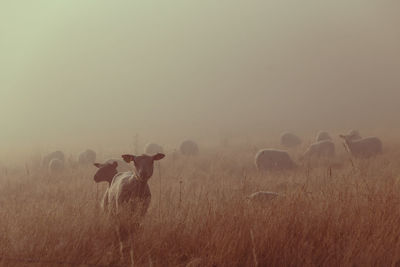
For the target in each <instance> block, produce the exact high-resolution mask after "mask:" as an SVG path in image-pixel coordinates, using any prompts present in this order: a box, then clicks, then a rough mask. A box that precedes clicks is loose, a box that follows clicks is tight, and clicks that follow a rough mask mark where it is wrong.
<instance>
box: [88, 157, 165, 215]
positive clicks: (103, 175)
mask: <svg viewBox="0 0 400 267" xmlns="http://www.w3.org/2000/svg"><path fill="white" fill-rule="evenodd" d="M164 156H165V155H164V154H162V153H158V154H156V155H154V156H148V155H142V156H134V155H122V157H123V159H124V161H125V162H127V163H129V162H133V163H134V166H135V171H134V172H129V171H128V172H118V171H117V167H118V162H117V161H112V162H105V163H103V164H100V163H95V164H94V165H95V166H96V167H97V168H99V170H98V171H97V172H96V174H95V175H94V181H95V182H96V183H99V182H103V181H106V182H108V184H109V187H108V189H107V191H106V196H105V199H104V201H103V203H104V204H105V206H104V208H106V207H110V209H109V210H110V211H117V212H119V211H120V209H121V205H123V204H126V203H128V202H129V201H131V200H134V201H133V202H132V203H129V205H130V209H131V211H134V210H135V209H137V208H138V207H137V205H138V204H143V207H142V208H143V210H141V212H140V214H142V215H144V214H145V213H146V211H147V208H148V205H149V204H150V199H151V194H150V188H149V185H148V184H147V181H148V180H149V179H150V177H151V176H152V175H153V168H154V161H156V160H160V159H162V158H164ZM139 202H143V203H139Z"/></svg>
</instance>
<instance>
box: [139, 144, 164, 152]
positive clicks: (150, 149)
mask: <svg viewBox="0 0 400 267" xmlns="http://www.w3.org/2000/svg"><path fill="white" fill-rule="evenodd" d="M144 153H145V154H147V155H155V154H157V153H164V149H163V147H162V146H161V145H159V144H155V143H149V144H147V145H146V146H145V147H144Z"/></svg>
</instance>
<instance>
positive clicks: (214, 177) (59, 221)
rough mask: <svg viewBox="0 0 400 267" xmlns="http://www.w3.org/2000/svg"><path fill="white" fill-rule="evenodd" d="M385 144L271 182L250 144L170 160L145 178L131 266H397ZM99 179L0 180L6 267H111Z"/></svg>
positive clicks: (397, 193)
mask: <svg viewBox="0 0 400 267" xmlns="http://www.w3.org/2000/svg"><path fill="white" fill-rule="evenodd" d="M386 148H389V149H387V151H386V152H385V153H384V154H383V155H380V156H378V157H377V158H374V159H368V160H353V164H352V162H350V160H349V155H347V154H344V153H342V154H341V155H340V156H339V157H340V159H339V160H340V162H343V165H341V166H340V168H337V167H336V168H332V166H333V165H331V164H329V163H326V162H325V163H321V165H320V166H319V167H309V165H308V164H306V163H304V165H303V166H301V167H300V168H299V169H297V170H294V171H287V172H276V173H269V174H268V173H267V174H260V173H258V172H257V171H256V170H255V167H254V162H253V160H254V154H255V153H254V151H253V149H249V148H224V149H220V150H218V151H217V150H215V151H206V152H202V154H201V155H199V156H198V157H190V158H186V157H183V156H178V157H176V156H175V157H172V156H170V157H168V156H167V158H166V159H165V161H164V162H161V163H160V164H161V165H159V166H157V168H156V169H155V172H154V175H153V177H152V178H151V179H150V181H149V184H150V188H151V192H152V203H151V206H150V209H149V212H148V213H147V215H146V217H145V219H144V222H143V224H142V226H141V229H140V231H139V232H138V233H137V234H136V236H134V238H133V239H134V251H133V254H134V260H135V266H149V265H152V266H185V265H186V264H188V263H189V262H192V263H191V264H192V265H193V264H200V265H199V266H255V265H258V266H339V265H340V266H372V265H373V266H395V265H397V264H399V263H400V239H399V237H400V183H399V182H400V181H399V178H400V177H399V174H400V157H399V156H400V147H397V146H396V145H392V146H390V145H387V146H386ZM336 165H337V164H336ZM336 165H335V166H336ZM159 167H161V168H160V169H159ZM159 170H160V171H159ZM94 172H95V168H94V167H85V168H81V169H79V168H77V169H74V168H67V169H66V170H65V171H64V172H63V173H62V174H47V173H46V171H39V170H37V171H34V170H31V171H30V172H29V174H27V172H26V171H24V172H22V171H21V173H16V174H10V173H7V175H6V174H5V173H2V176H1V179H0V218H1V219H0V257H1V258H2V259H1V260H0V263H1V265H3V266H25V265H27V263H29V261H30V263H31V264H33V265H36V266H57V265H58V264H57V263H60V264H61V265H64V266H69V265H80V264H81V265H85V264H87V265H90V264H93V265H103V266H104V265H105V266H107V265H118V264H119V251H118V242H117V239H116V235H115V227H114V226H113V225H111V224H110V222H109V220H107V218H106V217H105V216H103V214H102V212H101V211H100V209H99V205H98V204H99V202H100V199H101V197H102V194H103V192H104V191H105V187H106V184H104V185H96V184H95V182H94V181H93V174H94ZM160 175H161V177H160ZM260 190H266V191H275V192H279V193H282V194H283V195H284V197H281V198H278V199H275V200H273V201H271V202H270V203H268V204H267V205H264V206H250V205H249V203H247V202H246V200H245V198H246V196H247V195H249V194H251V193H253V192H256V191H260Z"/></svg>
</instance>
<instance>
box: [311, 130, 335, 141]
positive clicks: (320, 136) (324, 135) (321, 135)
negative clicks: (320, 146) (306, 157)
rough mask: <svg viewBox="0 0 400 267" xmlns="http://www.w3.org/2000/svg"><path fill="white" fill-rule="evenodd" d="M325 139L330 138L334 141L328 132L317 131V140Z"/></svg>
mask: <svg viewBox="0 0 400 267" xmlns="http://www.w3.org/2000/svg"><path fill="white" fill-rule="evenodd" d="M323 140H329V141H332V137H331V136H330V135H329V133H328V132H325V131H320V132H318V133H317V137H316V138H315V141H317V142H319V141H323Z"/></svg>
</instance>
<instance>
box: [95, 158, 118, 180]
mask: <svg viewBox="0 0 400 267" xmlns="http://www.w3.org/2000/svg"><path fill="white" fill-rule="evenodd" d="M94 166H96V167H97V168H99V169H98V170H97V172H96V174H95V175H94V181H95V182H96V183H99V182H105V181H107V182H109V183H111V181H112V179H113V178H114V176H115V175H116V174H117V173H118V172H117V167H118V162H116V161H114V162H112V163H94Z"/></svg>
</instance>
